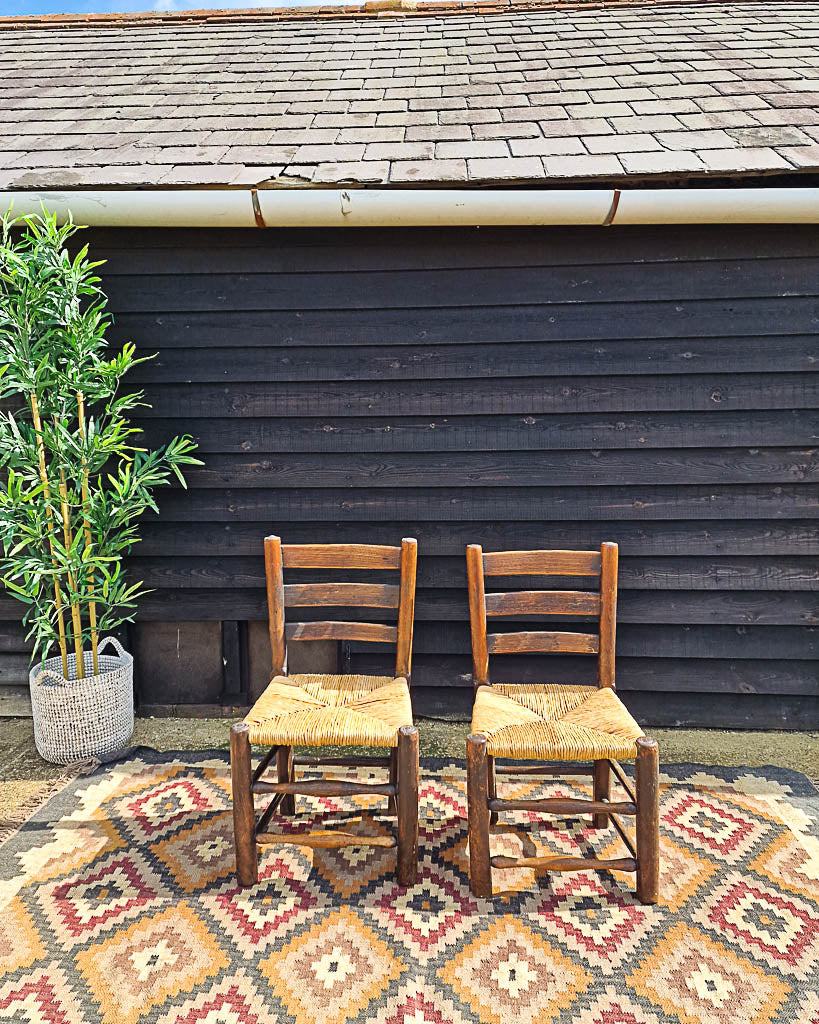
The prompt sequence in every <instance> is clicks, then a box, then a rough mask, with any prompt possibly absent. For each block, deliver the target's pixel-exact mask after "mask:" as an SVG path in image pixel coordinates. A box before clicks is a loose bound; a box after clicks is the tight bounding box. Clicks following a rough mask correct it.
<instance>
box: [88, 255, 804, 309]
mask: <svg viewBox="0 0 819 1024" xmlns="http://www.w3.org/2000/svg"><path fill="white" fill-rule="evenodd" d="M815 265H816V264H815V263H813V262H807V263H806V262H805V261H802V260H791V259H787V258H786V259H776V258H771V259H767V260H757V259H755V258H754V257H753V254H751V255H750V257H749V258H748V259H734V260H720V261H713V260H712V261H710V262H704V261H702V260H691V261H689V262H687V263H676V264H668V263H644V264H643V265H642V266H641V267H640V272H639V274H635V272H634V268H633V267H632V266H630V265H628V264H620V263H606V264H597V265H596V266H595V265H586V266H571V267H567V266H565V265H558V266H552V267H533V266H518V267H492V268H486V269H483V268H479V269H473V268H467V269H462V268H460V267H456V268H440V267H439V268H436V269H434V270H424V269H420V270H419V269H410V268H405V269H404V270H402V271H401V272H400V273H399V272H395V271H391V270H387V271H383V270H373V271H370V272H368V273H367V274H366V276H364V275H362V276H361V277H358V278H355V277H351V275H350V274H349V273H347V272H346V271H344V270H341V271H335V272H333V271H326V272H324V273H310V272H301V273H295V274H287V273H273V274H271V273H266V272H260V273H249V274H248V273H246V274H239V273H231V272H227V273H213V274H209V275H207V276H203V275H200V274H180V273H177V274H174V275H152V276H151V277H148V278H146V277H145V276H144V275H129V274H119V275H114V274H111V275H109V276H108V277H107V278H106V292H107V294H108V296H109V299H110V302H111V305H112V307H113V308H114V309H115V310H117V311H119V310H128V309H130V310H139V311H141V312H147V313H153V312H158V313H159V312H161V313H168V312H180V311H187V310H196V311H199V312H204V311H220V310H245V309H264V310H276V309H278V310H288V309H290V310H292V309H301V308H303V307H305V306H307V307H309V308H310V309H334V310H335V309H343V310H353V309H359V310H361V309H393V308H400V309H407V308H409V309H429V308H434V307H453V306H454V307H457V306H474V305H475V303H476V302H477V301H478V299H480V302H481V303H482V304H483V305H485V306H488V305H492V306H495V307H504V306H518V305H534V304H537V305H539V306H541V307H545V308H544V312H545V313H546V312H548V309H549V308H550V307H551V306H553V305H556V306H565V305H567V304H581V303H582V304H584V305H591V304H596V303H618V302H620V301H622V298H623V296H624V295H628V296H629V298H630V299H631V300H632V301H634V299H645V300H649V301H658V300H671V299H673V300H675V301H690V300H698V299H714V298H723V297H724V296H726V295H730V296H731V297H732V298H734V299H735V300H739V299H744V298H754V299H758V298H761V297H772V298H778V297H781V296H785V295H787V296H789V297H790V296H806V295H807V296H815V295H816V293H817V277H816V274H815V272H814V273H811V270H813V269H814V267H815ZM806 270H807V273H806Z"/></svg>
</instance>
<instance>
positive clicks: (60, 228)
mask: <svg viewBox="0 0 819 1024" xmlns="http://www.w3.org/2000/svg"><path fill="white" fill-rule="evenodd" d="M77 231H78V228H77V227H76V226H75V225H74V224H73V223H71V222H70V221H69V223H66V224H64V225H58V223H57V219H56V217H55V216H53V215H51V214H49V213H47V212H46V211H43V214H42V216H39V217H25V218H18V219H12V218H11V217H10V216H8V215H7V216H6V217H4V218H3V219H2V222H1V223H0V399H2V400H3V404H2V412H0V467H1V468H2V476H3V479H2V486H0V545H2V557H0V578H1V579H2V582H3V584H4V585H5V587H6V588H7V589H8V591H9V592H10V593H11V594H13V595H14V596H15V597H17V598H18V599H19V600H20V601H22V602H23V603H24V604H25V605H26V606H27V607H26V610H25V613H24V615H23V621H24V623H25V624H26V625H27V627H28V639H30V640H32V641H33V647H34V656H35V657H39V658H40V659H41V660H42V659H44V658H45V657H46V656H47V655H48V654H49V653H50V652H52V651H53V650H55V649H56V650H57V651H58V652H59V655H60V658H61V660H62V670H63V676H64V677H65V678H69V674H70V673H69V670H70V667H71V666H70V659H69V652H70V651H71V650H72V649H73V654H74V663H75V675H76V677H77V678H82V677H83V676H84V674H85V672H86V670H87V667H88V666H89V665H90V667H91V668H92V670H93V672H94V673H95V674H96V672H97V671H98V661H97V647H98V642H99V636H100V634H101V633H104V632H107V631H110V630H111V629H113V628H114V627H116V626H118V625H120V624H121V623H122V622H125V621H128V620H130V619H132V618H133V615H134V612H135V610H136V599H137V598H138V597H139V596H140V594H142V593H144V590H143V589H142V584H141V583H129V582H128V581H127V580H126V576H125V570H124V568H123V565H122V561H121V560H122V557H123V556H124V555H126V554H127V553H128V552H129V551H130V550H131V547H132V546H133V544H135V543H136V542H137V541H138V540H139V537H138V532H137V526H136V520H137V519H138V518H139V517H140V516H141V515H142V514H143V512H145V511H146V510H147V509H152V510H153V511H155V512H156V511H158V509H157V506H156V503H155V501H154V499H153V496H152V491H153V489H154V488H155V487H157V486H159V485H161V484H166V483H169V482H170V480H171V478H172V477H173V476H175V477H176V478H177V479H178V480H179V482H180V483H181V484H182V485H183V486H184V485H185V480H184V477H183V475H182V471H181V467H182V466H185V465H194V464H197V465H198V464H200V463H199V460H198V459H196V458H194V457H193V454H192V453H193V451H194V450H195V448H196V445H195V443H194V441H193V440H192V438H190V437H189V436H182V437H175V438H173V440H171V441H170V442H169V443H168V444H167V445H166V446H165V447H164V448H161V449H158V450H155V451H148V450H146V449H145V448H142V447H140V446H139V445H138V443H137V441H138V437H139V434H140V431H139V430H138V429H137V428H136V427H133V426H131V425H130V423H129V421H128V413H129V411H130V410H132V409H134V408H135V407H137V406H138V405H140V404H144V403H142V401H141V400H142V393H141V392H133V393H130V394H122V395H121V394H119V388H120V384H121V382H122V378H123V377H124V375H125V374H126V373H127V372H128V370H129V369H131V367H133V366H134V365H135V364H136V363H139V362H142V361H143V360H142V359H138V358H137V357H136V354H135V350H134V346H133V345H130V344H126V345H124V346H123V347H122V348H121V349H120V350H119V351H115V352H113V353H112V352H109V350H108V344H107V342H106V338H105V335H106V332H107V330H108V328H109V327H110V325H111V317H110V314H109V313H108V312H107V299H106V297H105V295H104V293H103V292H102V289H101V281H100V278H99V277H98V276H97V274H96V268H97V267H99V266H100V265H101V264H100V263H99V262H93V261H91V260H90V259H89V255H88V247H87V246H84V247H82V248H80V249H79V250H78V251H76V252H75V253H74V254H72V253H71V251H70V249H69V245H68V243H69V240H70V239H71V238H72V236H74V235H75V234H76V232H77Z"/></svg>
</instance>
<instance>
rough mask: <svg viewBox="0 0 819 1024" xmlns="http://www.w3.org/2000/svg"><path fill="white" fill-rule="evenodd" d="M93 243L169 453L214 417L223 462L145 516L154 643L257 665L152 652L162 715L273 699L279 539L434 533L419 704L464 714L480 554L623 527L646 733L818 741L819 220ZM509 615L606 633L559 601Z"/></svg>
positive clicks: (632, 654) (97, 236) (96, 235)
mask: <svg viewBox="0 0 819 1024" xmlns="http://www.w3.org/2000/svg"><path fill="white" fill-rule="evenodd" d="M86 240H87V241H89V242H90V243H91V246H92V253H93V254H94V256H95V257H96V258H102V259H107V260H108V263H107V264H106V266H105V267H104V268H103V270H102V274H103V278H104V281H105V286H106V288H107V290H108V293H109V295H110V297H111V305H112V308H113V310H114V312H115V314H116V327H115V330H114V337H115V338H116V339H120V340H132V341H134V342H136V344H137V345H138V347H139V349H140V350H141V351H142V352H144V353H148V352H154V351H156V352H158V356H157V358H156V359H154V360H153V361H151V362H149V363H146V364H144V365H142V366H141V367H139V368H138V369H137V370H136V371H135V372H134V374H133V375H132V379H133V382H134V383H135V384H137V383H138V384H139V386H140V387H143V388H144V389H145V392H146V400H148V401H150V402H151V403H152V406H153V408H152V409H151V410H150V411H147V410H146V411H145V412H144V414H142V416H141V425H142V426H143V427H144V429H145V432H146V439H147V440H148V441H149V442H151V443H161V442H162V441H163V440H165V439H167V438H168V437H170V436H172V435H173V434H175V433H179V432H183V431H190V432H192V433H193V434H194V435H195V436H196V437H197V439H198V440H199V442H200V446H201V451H202V453H203V455H204V458H205V460H206V466H205V467H204V468H203V469H201V470H199V471H197V472H194V473H191V474H190V490H188V491H187V492H186V491H182V490H181V489H175V490H173V491H167V492H165V493H163V494H160V495H159V500H160V506H161V510H162V512H161V516H160V517H159V518H158V519H157V518H152V519H151V520H149V521H147V522H146V524H145V527H144V531H143V532H144V541H143V543H142V544H141V545H140V546H139V548H138V549H137V552H136V554H135V557H134V558H133V560H132V566H133V570H134V573H135V574H136V575H137V578H142V579H144V580H145V582H146V585H148V586H150V587H153V588H155V591H154V593H153V594H151V595H149V596H148V597H146V598H145V599H144V601H143V602H142V605H141V612H140V620H139V623H138V625H137V626H136V627H135V629H134V631H133V632H134V635H135V636H136V637H137V638H138V637H140V636H142V638H143V639H142V640H138V641H136V642H137V644H138V646H139V647H140V649H143V650H144V651H147V650H149V649H150V648H151V646H152V645H153V643H154V636H156V637H157V639H158V640H159V641H160V643H159V648H158V649H161V648H162V644H164V643H165V642H166V638H165V633H166V632H167V633H168V638H167V642H170V640H171V639H172V638H173V636H175V635H176V634H175V633H173V624H174V623H177V622H181V623H186V624H195V623H201V624H202V628H203V629H204V628H206V624H209V625H207V629H208V630H209V632H208V633H207V635H208V637H209V641H208V645H206V646H204V647H203V648H202V650H203V651H209V652H211V654H209V655H208V656H210V657H212V658H213V659H216V658H220V659H221V658H225V659H226V660H227V661H230V662H231V664H230V665H228V666H226V667H225V668H224V670H223V669H222V668H221V667H220V666H219V665H218V664H216V663H215V662H214V666H212V668H211V670H210V672H209V673H208V672H204V670H203V665H202V657H198V658H197V659H193V660H192V661H186V660H184V659H182V660H179V659H171V658H168V659H167V660H165V661H164V662H163V665H164V666H165V667H164V670H163V671H162V672H155V671H154V670H153V668H152V666H149V670H148V671H146V672H142V673H141V675H140V679H141V682H140V687H141V696H142V699H143V700H144V702H145V703H146V705H151V706H156V705H167V704H180V703H183V704H184V703H185V702H187V703H193V704H196V703H199V704H213V702H214V701H217V702H218V700H219V696H218V694H215V691H214V685H215V679H214V673H216V677H218V676H219V674H220V673H221V677H222V680H223V688H222V700H223V703H231V704H235V703H236V702H237V697H236V695H237V687H240V686H241V685H244V686H245V694H246V687H247V664H248V655H247V650H246V646H247V643H248V639H247V638H248V630H247V628H245V626H244V624H245V623H246V622H251V623H252V622H257V621H259V620H261V619H263V618H264V617H265V608H264V562H263V556H262V540H263V538H264V537H265V535H267V534H270V533H277V534H279V535H280V536H281V537H282V538H283V540H284V541H285V542H288V543H299V544H310V543H327V542H336V543H369V544H396V543H398V542H399V541H400V539H401V537H404V536H414V537H417V538H418V541H419V562H418V588H419V589H418V597H417V605H416V618H417V625H416V629H415V657H414V659H413V681H414V687H413V692H414V695H415V698H414V699H415V702H416V709H417V711H418V712H420V713H423V712H424V711H425V710H426V711H428V712H429V713H434V714H460V715H463V714H465V713H466V711H467V710H468V704H469V698H470V695H471V679H470V664H471V662H470V657H469V626H468V612H467V601H466V589H465V584H466V572H465V563H464V556H463V552H464V547H465V545H466V544H467V543H468V542H476V543H480V544H482V545H483V548H484V550H485V551H492V550H493V549H518V550H525V549H532V548H545V547H550V548H596V547H598V545H599V543H600V541H602V540H614V541H617V542H618V543H619V545H620V601H619V615H618V619H619V630H618V647H617V649H618V666H617V668H618V671H617V683H618V690H619V692H620V693H621V695H622V697H623V699H624V700H625V702H626V703H627V704H629V706H630V707H632V708H633V709H634V711H635V713H636V714H638V715H639V716H640V717H641V719H642V720H644V721H647V722H651V723H654V724H673V723H675V722H679V723H684V724H687V725H706V726H720V725H726V726H737V727H753V726H759V727H764V726H775V727H782V726H785V727H787V726H791V727H802V728H805V727H809V726H814V727H815V726H816V725H817V724H819V696H817V694H819V672H817V668H816V664H817V663H816V656H817V647H818V646H819V642H818V641H817V627H818V626H819V599H817V589H819V587H818V586H817V585H818V584H819V562H817V557H816V556H817V554H818V553H819V526H817V520H816V518H815V517H816V512H817V506H819V487H818V486H817V484H818V483H819V448H817V439H819V375H817V373H816V371H817V368H819V344H818V343H817V323H819V236H817V233H816V231H815V229H814V228H811V227H805V228H801V227H793V226H788V227H759V226H756V227H714V228H709V227H697V228H694V227H692V228H687V227H681V228H678V227H675V228H674V230H673V231H669V230H667V229H665V228H656V229H653V228H614V229H612V230H603V229H540V230H522V229H521V230H518V229H480V230H448V231H438V230H406V231H375V230H373V231H370V230H355V231H353V230H351V231H347V232H345V231H335V232H334V231H331V230H327V231H304V232H296V231H278V230H275V229H270V230H267V231H222V230H213V231H205V230H202V231H199V230H196V231H193V230H192V231H177V230H174V231H162V230H151V231H147V230H145V231H120V230H118V231H114V230H110V231H103V230H96V231H93V232H88V233H87V234H86ZM372 575H373V574H372V573H371V574H369V576H367V575H362V574H360V573H359V574H356V573H348V574H346V576H345V577H344V579H346V580H348V581H351V582H362V581H363V580H364V579H370V578H371V577H372ZM286 576H287V580H288V582H289V583H311V582H315V581H317V580H318V579H319V578H322V579H326V578H327V573H326V571H325V572H323V574H322V573H318V572H316V571H312V570H296V569H294V570H290V571H288V572H287V573H286ZM386 579H387V576H386V574H385V575H384V581H386ZM491 582H492V586H491V587H490V589H496V590H502V589H504V587H503V583H504V579H503V578H502V577H498V578H497V579H495V578H492V581H491ZM524 582H525V580H522V579H521V578H518V579H517V581H516V584H515V585H516V586H519V585H522V584H523V583H524ZM592 583H593V581H589V582H588V586H591V585H592ZM539 585H541V584H539V583H538V582H537V581H535V582H534V583H533V585H532V589H536V588H537V586H539ZM553 585H554V587H555V588H556V589H564V590H565V589H582V588H584V587H585V586H586V584H584V583H583V580H582V578H580V577H573V578H572V579H570V580H566V579H560V578H555V580H554V581H553ZM299 612H303V613H304V614H303V615H300V616H299V617H300V618H302V619H304V620H307V621H310V620H315V619H317V618H327V612H326V611H325V610H321V609H299ZM16 616H17V606H16V604H15V603H14V602H12V601H10V600H8V599H0V617H2V618H3V619H5V620H9V621H7V622H5V623H4V625H3V626H2V627H0V651H2V654H0V682H9V683H18V684H19V683H20V682H24V679H25V677H24V674H21V673H22V670H23V668H24V665H25V659H24V658H22V657H21V652H22V651H23V643H22V631H21V629H20V627H19V626H17V625H15V624H14V623H13V622H12V621H10V620H13V619H15V618H16ZM331 617H332V618H333V619H334V620H335V619H338V620H339V621H342V620H345V619H353V620H355V619H356V614H355V612H352V613H349V614H345V613H339V612H336V611H335V610H334V611H333V613H332V616H331ZM392 618H394V613H393V616H392V617H391V616H390V615H389V614H387V613H385V616H384V621H385V622H389V621H392ZM219 623H222V625H221V627H220V626H219ZM495 623H498V629H499V630H500V631H503V630H506V629H508V630H509V631H513V632H514V631H522V630H530V631H531V630H538V629H539V630H543V629H547V630H560V629H563V628H569V629H576V630H579V631H585V630H588V620H584V619H582V618H578V619H575V620H574V621H571V620H570V621H568V622H564V621H562V620H561V619H560V618H559V616H549V617H548V618H547V619H541V620H539V624H538V625H532V624H531V620H529V621H528V622H527V621H526V620H522V619H514V618H511V619H509V620H507V619H504V620H498V619H496V620H493V629H494V628H495ZM544 623H545V625H544ZM584 623H585V625H584ZM184 628H185V630H186V631H187V632H186V633H185V634H184V635H185V636H188V634H189V635H190V639H191V641H193V640H194V637H195V630H194V627H193V625H186V626H185V627H184ZM220 628H221V643H220V642H219V632H218V630H219V629H220ZM214 629H215V630H216V631H217V632H215V633H214V632H213V630H214ZM254 635H255V633H254ZM237 647H238V648H241V649H240V650H239V651H238V653H237ZM203 656H204V655H203ZM346 656H347V657H348V659H349V664H351V665H352V666H353V667H354V668H355V669H356V670H361V671H373V672H383V671H390V667H389V665H390V654H389V653H387V648H386V647H385V648H384V649H383V651H382V650H381V648H380V646H379V645H377V644H376V645H374V644H371V643H369V644H366V643H358V642H351V643H350V644H349V645H348V647H347V648H346ZM492 667H493V674H494V677H495V678H498V679H500V678H508V679H517V680H524V679H531V680H536V679H539V678H540V679H543V678H545V676H544V670H545V672H546V673H547V674H548V678H549V679H559V678H563V679H566V680H567V681H585V680H592V679H593V677H594V659H593V658H581V657H577V656H572V655H553V656H545V657H544V658H539V657H537V656H530V655H498V656H497V658H496V659H495V661H494V662H493V666H492ZM205 677H207V680H208V681H207V685H204V683H203V681H202V680H203V678H205ZM242 679H244V684H242Z"/></svg>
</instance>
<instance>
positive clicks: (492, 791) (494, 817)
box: [486, 754, 498, 825]
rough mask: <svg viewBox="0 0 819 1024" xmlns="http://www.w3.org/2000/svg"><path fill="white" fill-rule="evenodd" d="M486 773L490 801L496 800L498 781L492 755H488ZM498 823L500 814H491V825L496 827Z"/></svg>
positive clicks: (494, 812) (495, 812)
mask: <svg viewBox="0 0 819 1024" xmlns="http://www.w3.org/2000/svg"><path fill="white" fill-rule="evenodd" d="M486 773H487V776H488V780H489V784H488V786H487V789H488V791H489V799H490V800H494V799H495V797H497V795H498V780H497V777H496V775H495V758H494V757H492V755H491V754H487V755H486ZM497 821H498V812H497V811H490V812H489V824H490V825H495V824H497Z"/></svg>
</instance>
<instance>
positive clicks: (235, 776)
mask: <svg viewBox="0 0 819 1024" xmlns="http://www.w3.org/2000/svg"><path fill="white" fill-rule="evenodd" d="M251 776H252V769H251V764H250V726H249V725H248V724H247V722H237V723H236V724H235V725H234V726H232V727H231V730H230V778H231V785H232V787H233V842H234V846H235V850H236V875H237V877H238V879H239V885H242V886H248V885H255V884H256V882H258V880H259V859H258V851H257V849H256V835H255V824H256V822H255V812H254V810H253V792H252V790H251V788H250V787H251V783H252V779H251Z"/></svg>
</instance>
